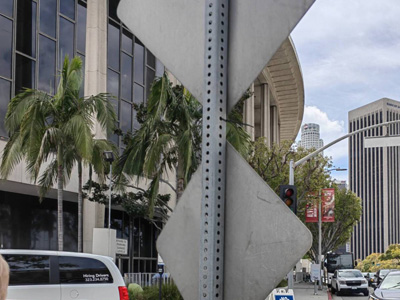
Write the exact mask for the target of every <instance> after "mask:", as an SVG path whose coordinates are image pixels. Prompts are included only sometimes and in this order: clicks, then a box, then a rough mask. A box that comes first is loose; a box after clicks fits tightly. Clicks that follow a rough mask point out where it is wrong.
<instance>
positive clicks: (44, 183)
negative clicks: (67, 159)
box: [38, 159, 57, 201]
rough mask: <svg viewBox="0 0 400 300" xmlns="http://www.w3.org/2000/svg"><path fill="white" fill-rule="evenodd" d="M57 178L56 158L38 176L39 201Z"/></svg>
mask: <svg viewBox="0 0 400 300" xmlns="http://www.w3.org/2000/svg"><path fill="white" fill-rule="evenodd" d="M56 180H57V160H55V159H54V160H53V161H51V162H50V163H49V165H48V166H47V167H46V169H45V170H44V172H43V173H42V175H41V176H40V178H39V180H38V183H39V186H40V188H39V199H40V201H42V200H43V198H44V197H46V194H47V192H48V191H49V190H50V189H51V188H52V186H53V185H54V183H55V182H56Z"/></svg>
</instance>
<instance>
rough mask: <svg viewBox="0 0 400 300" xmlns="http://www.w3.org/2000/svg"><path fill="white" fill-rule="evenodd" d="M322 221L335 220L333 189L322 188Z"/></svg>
mask: <svg viewBox="0 0 400 300" xmlns="http://www.w3.org/2000/svg"><path fill="white" fill-rule="evenodd" d="M321 201H322V222H335V189H323V190H322V199H321Z"/></svg>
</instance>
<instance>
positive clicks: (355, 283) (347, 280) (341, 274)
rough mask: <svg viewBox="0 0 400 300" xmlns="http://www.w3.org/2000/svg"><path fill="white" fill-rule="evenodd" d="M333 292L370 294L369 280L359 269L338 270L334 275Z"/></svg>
mask: <svg viewBox="0 0 400 300" xmlns="http://www.w3.org/2000/svg"><path fill="white" fill-rule="evenodd" d="M331 291H332V294H334V293H337V294H338V295H340V294H344V293H346V292H347V293H363V294H364V296H368V295H369V291H368V281H367V280H366V279H365V278H364V276H363V275H362V274H361V272H360V271H359V270H354V269H346V270H336V271H335V274H333V277H332V287H331Z"/></svg>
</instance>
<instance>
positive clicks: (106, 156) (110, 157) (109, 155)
mask: <svg viewBox="0 0 400 300" xmlns="http://www.w3.org/2000/svg"><path fill="white" fill-rule="evenodd" d="M103 157H104V160H105V161H106V162H108V163H110V175H109V176H110V185H109V198H108V254H109V255H111V188H112V163H113V161H114V159H115V158H114V153H113V152H112V151H104V152H103Z"/></svg>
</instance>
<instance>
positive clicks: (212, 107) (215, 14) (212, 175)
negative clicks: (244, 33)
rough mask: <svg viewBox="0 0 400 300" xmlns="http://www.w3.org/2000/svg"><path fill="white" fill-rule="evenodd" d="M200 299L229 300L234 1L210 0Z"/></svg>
mask: <svg viewBox="0 0 400 300" xmlns="http://www.w3.org/2000/svg"><path fill="white" fill-rule="evenodd" d="M205 3H206V7H205V23H204V26H205V29H206V30H205V49H204V62H205V66H204V79H205V80H204V99H203V141H202V171H203V173H202V202H201V227H200V228H201V234H200V237H201V241H200V262H199V263H200V269H199V273H200V274H199V278H200V280H199V299H202V300H211V299H223V290H224V286H223V282H224V281H223V274H224V265H223V263H224V212H225V156H226V153H225V152H226V125H225V122H224V121H223V120H224V119H226V108H227V82H228V80H227V79H228V78H227V76H228V72H227V71H228V11H229V10H228V4H229V0H207V1H205Z"/></svg>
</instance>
